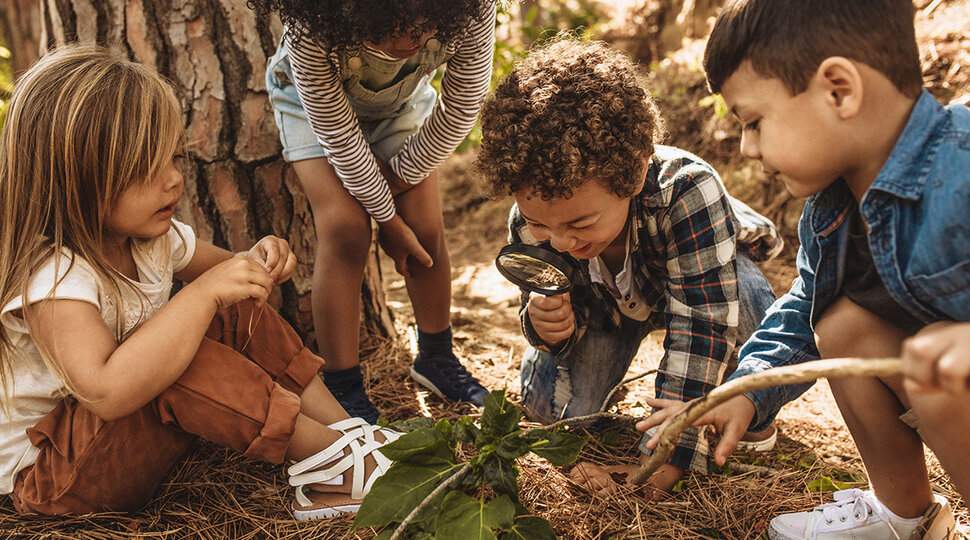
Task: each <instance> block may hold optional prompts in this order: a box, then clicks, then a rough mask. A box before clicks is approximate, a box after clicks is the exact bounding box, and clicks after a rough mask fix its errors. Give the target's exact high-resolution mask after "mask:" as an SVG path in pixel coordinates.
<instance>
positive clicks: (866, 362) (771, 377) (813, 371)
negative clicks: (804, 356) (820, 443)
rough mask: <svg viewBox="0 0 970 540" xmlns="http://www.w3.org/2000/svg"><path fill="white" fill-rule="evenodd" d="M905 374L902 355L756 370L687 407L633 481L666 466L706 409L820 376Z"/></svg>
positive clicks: (838, 359) (641, 482) (675, 419)
mask: <svg viewBox="0 0 970 540" xmlns="http://www.w3.org/2000/svg"><path fill="white" fill-rule="evenodd" d="M901 374H902V360H900V359H899V358H830V359H827V360H815V361H811V362H804V363H802V364H797V365H793V366H784V367H778V368H772V369H769V370H766V371H762V372H760V373H752V374H750V375H745V376H743V377H738V378H737V379H735V380H733V381H730V382H728V383H726V384H723V385H721V386H718V387H717V388H715V389H714V390H711V392H710V393H709V394H707V395H706V396H704V397H702V398H698V399H696V400H694V401H692V402H690V404H688V405H687V408H686V409H684V410H683V411H682V412H681V413H680V414H679V415H677V416H675V417H674V418H673V419H671V420H670V423H669V424H668V425H667V427H666V428H665V429H664V430H663V433H661V435H660V442H659V443H657V447H656V448H655V449H654V451H653V454H652V455H651V456H650V459H648V460H647V461H646V463H644V464H643V465H642V466H641V467H640V469H639V470H638V471H637V472H636V473H635V474H634V475H633V476H632V477H630V480H629V481H630V483H632V484H635V485H642V484H643V483H644V482H646V481H647V479H648V478H650V476H651V475H652V474H653V473H654V472H656V471H657V469H659V468H660V466H661V465H663V464H664V463H665V462H666V461H667V458H668V457H669V456H670V453H671V452H672V451H673V449H674V446H675V445H676V443H677V439H679V438H680V434H681V433H682V432H683V431H684V430H685V429H687V428H688V427H690V426H691V425H692V424H693V423H694V422H695V421H697V420H698V419H699V418H700V417H701V416H703V415H704V414H705V413H706V412H708V411H710V410H711V409H713V408H714V407H716V406H718V405H720V404H721V403H724V402H725V401H727V400H729V399H731V398H733V397H735V396H739V395H741V394H744V393H747V392H752V391H754V390H760V389H762V388H767V387H769V386H782V385H786V384H796V383H803V382H808V381H814V380H815V379H820V378H823V377H825V378H830V379H831V378H836V377H887V376H891V375H901Z"/></svg>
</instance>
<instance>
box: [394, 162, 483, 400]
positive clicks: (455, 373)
mask: <svg viewBox="0 0 970 540" xmlns="http://www.w3.org/2000/svg"><path fill="white" fill-rule="evenodd" d="M394 201H395V203H396V204H397V209H398V213H400V215H401V217H402V218H403V219H404V221H405V222H406V223H407V224H408V226H410V227H411V230H413V231H414V234H415V236H417V237H418V241H420V242H421V245H422V246H423V247H424V249H425V250H427V252H428V254H429V255H431V258H432V260H433V261H434V264H433V265H432V266H431V267H430V268H428V267H426V266H422V265H420V264H413V265H411V266H410V267H409V269H410V271H411V277H408V278H405V280H404V282H405V284H406V285H407V288H408V296H409V297H410V298H411V306H412V307H413V308H414V320H415V322H416V323H417V326H418V336H417V337H418V356H417V357H416V358H415V361H414V365H413V366H412V368H411V376H412V378H414V379H415V380H416V381H418V382H419V383H421V384H422V385H424V386H426V387H428V388H429V389H431V390H432V391H433V392H435V393H436V394H438V395H439V396H442V397H445V398H448V399H452V400H455V401H468V402H471V403H474V404H475V405H479V406H481V405H482V400H483V399H484V398H485V396H486V395H488V390H486V389H485V387H484V386H482V385H481V384H480V383H479V382H478V381H477V380H475V378H474V377H473V376H472V375H471V374H470V373H469V372H468V370H466V369H465V367H464V366H462V365H461V363H460V362H459V360H458V358H457V357H456V356H455V355H454V353H453V352H452V349H453V343H452V335H451V259H450V258H449V256H448V247H447V245H446V244H445V226H444V221H443V219H442V217H441V201H440V200H439V198H438V171H437V170H436V171H434V172H432V173H431V174H430V175H428V177H427V178H425V179H424V180H423V181H422V182H421V183H420V184H418V185H416V186H414V187H412V188H411V189H409V190H407V191H404V192H402V193H400V194H398V195H397V196H396V197H395V198H394Z"/></svg>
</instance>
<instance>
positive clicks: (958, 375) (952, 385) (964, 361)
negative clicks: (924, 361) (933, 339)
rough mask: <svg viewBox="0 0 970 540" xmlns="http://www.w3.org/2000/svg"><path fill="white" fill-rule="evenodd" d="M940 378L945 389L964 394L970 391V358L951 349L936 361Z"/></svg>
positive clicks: (952, 392)
mask: <svg viewBox="0 0 970 540" xmlns="http://www.w3.org/2000/svg"><path fill="white" fill-rule="evenodd" d="M936 365H937V372H938V374H939V376H938V378H937V379H938V380H939V383H940V386H941V387H942V388H943V390H944V391H946V392H949V393H951V394H963V393H965V392H968V391H970V358H968V357H967V356H965V355H961V354H959V351H958V350H956V349H950V350H948V351H947V352H946V353H944V354H943V356H942V357H941V358H940V359H939V361H938V362H937V363H936Z"/></svg>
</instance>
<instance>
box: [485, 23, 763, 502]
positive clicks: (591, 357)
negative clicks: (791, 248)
mask: <svg viewBox="0 0 970 540" xmlns="http://www.w3.org/2000/svg"><path fill="white" fill-rule="evenodd" d="M660 123H661V119H660V117H659V113H658V111H657V108H656V105H655V104H654V103H653V101H652V99H651V97H650V93H649V90H647V89H646V88H645V87H644V85H643V84H641V81H640V80H639V76H638V73H637V66H636V65H635V64H634V63H633V62H632V61H630V60H629V59H628V58H626V57H624V56H623V55H622V54H620V53H619V52H618V51H615V50H611V49H609V48H608V47H607V46H605V45H604V44H602V43H593V42H586V43H583V42H580V41H575V40H568V39H562V40H559V41H557V42H555V43H553V44H552V45H550V46H548V47H545V48H543V49H539V50H534V51H532V52H531V53H530V55H529V57H528V58H526V59H525V60H523V61H522V62H520V63H519V65H517V66H516V68H515V70H514V71H513V72H512V73H510V74H509V75H508V76H507V77H506V78H505V79H504V80H503V81H502V82H501V83H500V84H499V86H498V88H497V89H496V91H495V93H494V95H493V96H492V97H491V98H490V99H489V100H487V101H486V104H485V106H484V108H483V114H482V149H481V153H480V154H479V157H478V166H479V168H480V169H481V170H482V172H483V173H484V176H485V182H486V184H487V185H488V187H489V188H490V189H491V191H492V192H493V193H495V194H498V195H512V196H513V197H514V198H515V201H516V206H515V207H513V209H512V212H511V216H510V222H509V232H510V239H511V241H512V242H524V243H529V244H545V245H550V246H551V247H552V248H554V249H556V250H557V251H559V252H562V254H563V256H564V257H565V258H567V259H568V260H570V261H571V262H572V263H573V264H574V265H575V266H576V267H577V269H578V272H577V273H578V274H579V275H580V280H579V281H581V283H579V284H578V285H577V286H575V287H574V288H573V289H572V290H571V291H570V293H568V294H565V295H561V296H549V297H546V296H542V295H538V294H530V293H528V292H524V293H523V295H522V309H521V311H520V315H521V318H522V330H523V333H524V335H525V337H526V340H527V341H528V342H529V344H530V345H531V346H530V347H529V349H528V350H527V351H526V352H525V355H524V356H523V359H522V402H523V405H524V407H525V409H526V414H527V415H528V416H529V417H530V418H532V419H534V420H539V421H542V422H546V423H548V422H553V421H556V420H559V419H560V418H569V417H575V416H581V415H585V414H590V413H594V412H596V411H598V410H599V409H600V407H601V405H602V404H603V402H604V400H606V398H607V396H608V394H609V392H610V391H611V390H612V389H613V387H614V386H615V385H616V384H617V383H619V382H620V380H622V379H623V376H624V374H625V373H626V371H627V369H628V368H629V366H630V362H631V361H632V360H633V357H634V355H635V354H636V351H637V349H638V347H639V345H640V342H641V341H642V340H643V338H644V337H645V336H646V335H647V333H648V332H650V331H651V330H655V329H665V330H666V337H665V339H664V350H665V354H664V357H663V358H662V360H661V363H660V373H659V374H658V375H657V378H656V387H657V394H658V396H662V397H671V398H675V399H682V400H684V401H686V400H689V399H693V398H695V397H699V396H701V395H703V394H705V393H707V392H709V391H710V390H711V389H712V388H713V387H715V386H716V385H717V384H718V383H720V381H721V378H722V377H723V375H724V373H725V372H726V371H727V370H728V369H729V368H728V364H729V360H730V359H731V357H732V353H733V351H734V350H735V344H736V343H737V342H740V341H743V339H744V338H746V337H747V336H748V335H750V334H751V332H752V331H754V329H755V328H756V327H757V325H758V323H759V322H760V321H761V318H762V317H763V316H764V312H765V310H766V309H767V308H768V306H769V305H771V303H772V302H773V301H774V293H773V292H772V290H771V286H770V285H769V284H768V282H767V280H766V279H765V277H764V275H763V274H762V273H761V271H760V270H759V269H758V267H757V266H756V265H755V264H754V262H753V260H766V259H768V258H770V257H771V256H773V255H774V254H776V253H777V252H778V250H780V249H781V240H780V238H779V237H778V234H777V231H776V230H775V228H774V226H773V225H772V224H771V222H770V221H768V220H767V219H765V218H764V217H762V216H760V215H758V214H756V213H755V212H754V211H752V210H751V209H750V208H748V207H747V206H745V205H744V204H742V203H740V202H738V201H736V200H734V199H732V198H731V197H729V196H728V194H727V193H726V192H725V190H724V186H723V185H722V184H721V181H720V179H719V178H718V176H717V173H715V172H714V170H713V169H712V168H711V167H710V165H708V164H707V163H704V161H702V160H701V159H700V158H698V157H697V156H694V155H692V154H690V153H688V152H685V151H683V150H680V149H677V148H671V147H667V146H659V145H657V146H655V145H654V140H655V138H656V137H657V134H658V133H659V132H660ZM762 431H765V430H764V429H762ZM772 433H773V432H772ZM751 438H758V437H757V436H756V435H755V436H752V437H751ZM707 457H708V451H707V441H706V439H705V438H704V437H703V436H700V434H699V433H698V430H696V429H695V430H692V431H690V432H688V433H686V434H685V436H684V437H683V438H682V439H681V441H680V443H679V445H678V447H677V448H676V449H675V451H674V452H673V454H672V456H671V459H670V460H669V462H668V464H667V465H665V466H664V467H663V468H662V469H661V471H660V472H659V473H658V474H657V475H656V476H655V477H654V478H653V479H651V480H652V486H653V487H654V488H657V490H661V491H665V490H669V489H670V488H671V487H672V486H673V485H674V483H676V481H677V480H678V479H680V477H681V476H682V475H683V472H684V470H685V469H688V468H694V469H698V470H701V471H703V472H707V469H708V459H707ZM636 468H637V467H635V466H633V467H632V470H636ZM576 469H577V470H578V471H580V472H584V473H587V476H588V477H589V478H583V477H579V478H578V480H579V481H580V482H582V483H586V484H587V485H588V486H589V487H593V488H597V487H599V486H597V485H596V484H597V482H598V479H599V478H604V479H609V474H607V473H606V471H603V470H601V469H599V468H598V467H596V466H594V465H591V464H585V465H584V466H581V467H577V468H576ZM577 474H578V473H577ZM610 484H612V482H610ZM603 487H604V488H605V489H608V488H609V486H608V485H605V486H603Z"/></svg>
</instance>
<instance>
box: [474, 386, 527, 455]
mask: <svg viewBox="0 0 970 540" xmlns="http://www.w3.org/2000/svg"><path fill="white" fill-rule="evenodd" d="M483 401H484V402H485V412H484V413H482V420H481V426H482V431H483V432H485V434H487V435H491V436H492V437H495V438H499V439H500V438H502V437H504V436H506V435H508V434H509V433H512V432H513V431H516V430H518V429H519V420H521V419H522V412H521V411H519V409H518V408H516V407H515V405H512V404H511V403H509V402H508V400H506V399H505V390H493V391H492V393H490V394H489V395H487V396H485V399H484V400H483ZM476 444H477V443H476Z"/></svg>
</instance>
